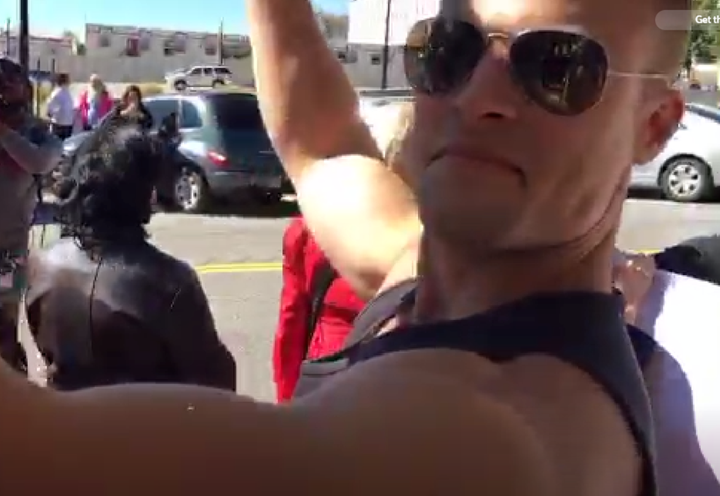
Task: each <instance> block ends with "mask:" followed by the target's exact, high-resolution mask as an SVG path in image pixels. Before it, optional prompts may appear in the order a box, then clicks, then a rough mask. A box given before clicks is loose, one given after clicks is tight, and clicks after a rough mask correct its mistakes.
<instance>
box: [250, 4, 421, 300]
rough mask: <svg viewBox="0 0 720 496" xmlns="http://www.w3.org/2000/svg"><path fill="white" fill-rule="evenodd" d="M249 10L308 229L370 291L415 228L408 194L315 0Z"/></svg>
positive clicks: (262, 85) (273, 125)
mask: <svg viewBox="0 0 720 496" xmlns="http://www.w3.org/2000/svg"><path fill="white" fill-rule="evenodd" d="M289 13H292V15H289ZM248 14H249V22H248V25H249V26H250V35H251V36H250V37H251V40H252V49H253V61H254V64H255V78H256V81H257V92H258V97H259V99H260V105H261V109H262V114H263V118H264V120H265V125H266V126H267V129H268V132H269V133H270V136H271V137H272V140H273V145H274V146H275V149H276V151H277V152H278V154H279V155H280V157H281V159H282V161H283V163H284V165H285V168H286V169H287V171H288V174H289V176H290V178H291V179H292V181H293V184H294V185H295V188H296V191H297V193H298V201H299V204H300V207H301V209H302V212H303V214H304V216H305V219H306V221H307V223H308V227H309V228H310V230H311V231H312V232H313V235H314V236H315V238H316V239H317V241H318V243H319V245H320V246H321V247H322V249H323V250H324V251H325V252H326V254H327V256H328V258H329V259H330V260H331V261H332V263H333V265H335V266H336V267H337V269H338V270H339V272H340V273H341V274H342V275H343V277H345V278H346V279H348V280H349V281H350V283H351V284H352V286H353V288H354V289H355V290H356V291H357V292H358V293H359V294H361V295H362V296H364V297H369V296H372V295H374V293H375V292H376V291H377V289H378V288H379V287H380V285H381V284H382V283H383V281H384V280H385V278H386V276H387V274H388V273H389V272H390V269H391V268H392V267H393V266H394V264H395V261H396V259H397V258H398V257H399V256H400V255H401V252H402V251H403V249H404V248H405V246H406V244H407V242H408V240H409V239H411V238H412V237H416V236H417V233H418V232H419V222H418V220H417V208H416V206H415V203H414V201H413V199H412V195H411V194H410V192H409V190H408V189H407V187H406V186H405V184H404V183H403V182H402V181H401V180H400V179H399V178H398V177H397V176H396V175H395V174H394V173H392V172H391V171H389V170H388V168H387V167H386V166H385V164H384V163H383V161H382V156H381V154H380V151H379V150H378V149H377V146H376V144H375V141H374V140H373V138H372V136H371V134H370V131H369V130H368V128H367V126H366V125H365V123H364V122H363V121H362V119H361V118H360V116H359V115H358V112H357V105H358V101H357V95H356V93H355V91H354V89H353V88H352V86H351V84H350V82H349V81H348V79H347V77H346V76H345V73H344V71H343V68H342V66H341V65H340V62H339V61H338V60H337V58H336V57H335V56H334V54H333V53H332V52H331V51H330V49H329V48H328V46H327V43H326V41H325V39H324V38H323V37H322V35H321V33H320V30H319V28H318V26H317V21H316V20H315V17H314V15H313V11H312V7H311V5H310V3H309V2H308V1H307V0H250V1H248ZM341 226H344V227H345V228H340V227H341ZM410 276H411V274H408V277H410Z"/></svg>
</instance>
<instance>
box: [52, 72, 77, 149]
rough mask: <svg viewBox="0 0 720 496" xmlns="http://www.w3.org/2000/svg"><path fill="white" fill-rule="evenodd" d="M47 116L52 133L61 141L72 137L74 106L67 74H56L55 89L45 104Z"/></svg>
mask: <svg viewBox="0 0 720 496" xmlns="http://www.w3.org/2000/svg"><path fill="white" fill-rule="evenodd" d="M47 115H48V117H49V118H50V122H51V123H52V132H53V133H54V134H55V136H57V137H58V138H60V139H61V140H64V139H67V138H69V137H70V136H71V135H72V131H73V124H74V123H75V115H76V112H75V104H74V102H73V97H72V95H71V94H70V78H69V77H68V75H67V74H58V75H57V76H56V79H55V88H54V89H53V91H52V93H50V98H49V99H48V102H47Z"/></svg>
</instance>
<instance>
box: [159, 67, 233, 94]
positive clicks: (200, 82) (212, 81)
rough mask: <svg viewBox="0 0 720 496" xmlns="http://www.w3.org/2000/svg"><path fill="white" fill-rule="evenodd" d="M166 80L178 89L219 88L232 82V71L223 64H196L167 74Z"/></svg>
mask: <svg viewBox="0 0 720 496" xmlns="http://www.w3.org/2000/svg"><path fill="white" fill-rule="evenodd" d="M165 82H166V83H167V84H168V86H170V87H171V88H174V89H175V90H177V91H185V90H186V89H188V88H218V87H222V86H225V85H227V84H230V83H232V72H230V69H228V68H227V67H225V66H222V65H196V66H194V67H191V68H190V69H178V70H177V71H174V72H170V73H168V74H166V75H165Z"/></svg>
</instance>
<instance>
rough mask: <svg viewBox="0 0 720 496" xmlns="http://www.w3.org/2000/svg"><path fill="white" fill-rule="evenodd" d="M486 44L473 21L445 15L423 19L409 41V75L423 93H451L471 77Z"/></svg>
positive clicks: (405, 56) (407, 63) (406, 59)
mask: <svg viewBox="0 0 720 496" xmlns="http://www.w3.org/2000/svg"><path fill="white" fill-rule="evenodd" d="M486 46H487V43H486V40H485V37H484V36H483V34H482V33H481V32H480V31H478V30H477V28H476V27H475V26H473V25H472V24H470V23H467V22H464V21H455V20H449V19H442V18H436V19H429V20H425V21H420V22H418V23H416V24H415V25H414V26H413V28H412V29H411V30H410V33H409V34H408V38H407V42H406V43H405V51H404V57H403V63H404V66H405V77H406V78H407V81H408V83H409V84H410V86H411V87H412V88H413V89H415V90H416V91H419V92H421V93H426V94H445V93H449V92H451V91H453V90H455V89H457V88H458V87H460V86H461V85H462V84H464V83H465V82H466V81H467V80H468V79H470V76H471V75H472V73H473V70H474V69H475V67H476V66H477V64H478V62H479V61H480V59H481V58H482V56H483V55H484V53H485V50H486Z"/></svg>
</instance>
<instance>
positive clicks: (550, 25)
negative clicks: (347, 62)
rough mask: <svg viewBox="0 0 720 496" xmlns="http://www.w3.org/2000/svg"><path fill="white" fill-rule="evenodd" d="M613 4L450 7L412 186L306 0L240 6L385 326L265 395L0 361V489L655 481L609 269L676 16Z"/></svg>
mask: <svg viewBox="0 0 720 496" xmlns="http://www.w3.org/2000/svg"><path fill="white" fill-rule="evenodd" d="M611 4H612V5H611ZM611 4H608V2H607V0H604V1H601V0H577V1H574V2H573V1H567V0H532V1H531V0H513V1H510V2H508V0H468V1H467V2H462V1H460V0H446V1H445V2H444V3H443V5H442V9H441V17H440V18H438V19H437V20H433V21H431V22H430V23H427V24H425V29H423V30H421V31H422V32H421V35H420V36H415V38H419V39H415V40H413V41H412V43H409V44H408V45H409V46H408V47H407V50H406V58H405V67H406V71H407V75H408V80H409V81H410V83H411V84H412V85H413V87H414V89H415V91H416V95H417V98H416V109H415V110H416V114H415V125H414V126H413V128H412V130H411V132H410V134H409V135H408V138H407V141H406V147H405V150H404V151H403V153H404V157H403V160H405V161H406V167H407V170H408V171H409V174H410V175H411V176H412V177H410V178H409V182H410V184H413V185H414V187H415V189H416V191H415V193H416V196H417V202H418V203H417V205H416V204H415V203H414V201H413V199H412V198H413V196H414V195H413V194H412V193H411V192H410V191H408V190H407V189H405V186H404V185H403V182H402V181H401V180H400V179H399V178H397V177H396V176H395V175H394V174H393V173H392V172H390V171H388V169H387V168H386V167H385V166H384V164H383V163H382V159H381V156H380V153H379V151H378V150H377V148H376V145H375V143H374V141H373V139H372V137H371V135H370V133H369V132H368V130H367V128H366V127H365V126H364V125H363V124H362V122H361V121H360V120H359V117H358V115H357V112H356V106H357V101H356V96H355V92H354V91H353V89H352V88H351V86H350V85H349V84H348V81H347V79H346V78H345V75H344V73H343V70H342V67H341V66H340V64H339V62H338V61H337V60H336V59H335V58H334V57H333V55H332V53H331V52H330V50H329V49H328V47H327V45H326V42H325V40H324V39H323V37H322V35H321V34H320V32H319V30H318V26H317V23H316V21H315V17H314V14H313V10H312V7H311V5H310V3H309V2H307V1H306V0H248V5H249V13H250V16H249V21H250V22H249V25H250V26H251V30H252V33H251V37H252V42H253V50H254V61H255V64H256V77H257V83H258V84H257V86H258V92H259V96H260V100H261V104H262V110H263V114H264V117H265V119H266V124H267V127H268V130H269V132H270V134H271V135H272V137H273V141H274V145H275V147H276V149H277V151H278V153H279V154H280V155H281V157H282V159H283V161H284V163H285V165H286V167H287V170H288V172H289V174H290V176H291V178H292V179H293V181H294V183H295V186H296V189H297V192H298V197H299V200H300V203H301V206H302V209H303V212H304V214H305V217H306V219H307V221H308V223H309V224H310V225H311V228H312V231H313V233H314V234H315V235H316V236H317V239H318V241H319V243H320V244H321V245H322V247H323V249H324V250H325V251H326V253H327V254H328V256H329V258H330V259H331V260H332V261H333V264H334V265H336V266H337V268H338V269H339V271H340V272H341V273H342V274H343V275H344V276H345V277H347V278H348V279H349V280H350V281H351V282H352V284H353V285H354V286H355V288H356V289H357V290H358V291H360V292H361V293H363V294H364V295H366V296H369V297H374V299H373V301H372V302H371V303H370V304H369V306H368V308H367V309H366V312H365V314H364V316H362V315H361V316H360V318H359V323H358V324H357V328H358V329H360V330H363V327H367V328H368V329H372V330H373V332H374V333H375V335H376V336H377V337H375V339H372V340H369V341H364V342H361V343H360V345H359V346H356V347H354V348H353V350H352V353H350V354H349V355H347V356H346V357H345V362H343V363H341V365H343V367H340V368H344V369H345V370H344V371H342V372H341V373H339V374H335V375H334V376H333V377H330V378H327V380H326V381H325V382H324V383H323V384H322V385H321V386H320V387H319V388H311V390H310V391H309V392H308V393H307V395H305V396H303V397H301V398H299V399H297V400H295V401H294V402H293V404H291V405H288V406H279V407H278V406H271V405H262V404H259V403H255V402H253V401H251V400H249V399H246V398H241V397H235V396H232V395H228V394H226V393H224V392H221V391H213V390H210V389H202V388H191V387H181V386H176V387H173V386H169V385H164V386H159V385H158V386H145V387H137V386H122V387H114V388H105V389H97V390H88V391H83V392H79V393H72V394H60V393H56V392H51V391H41V390H37V389H34V388H32V387H31V386H29V385H27V383H26V382H24V381H22V380H21V379H20V378H18V377H17V376H15V375H13V374H12V373H11V372H9V371H8V370H7V368H2V367H3V366H2V365H0V395H1V396H2V401H0V418H2V419H3V422H2V425H5V426H6V428H5V429H0V467H4V468H5V470H3V471H2V472H0V490H2V491H3V492H4V493H7V494H14V493H21V492H22V493H23V494H44V493H48V492H53V493H59V494H65V493H67V494H74V495H75V496H85V495H88V496H89V495H93V496H95V495H97V494H103V495H107V496H115V495H117V496H126V495H127V494H132V493H133V492H137V489H138V488H141V491H142V492H143V493H148V494H154V495H158V494H160V495H164V494H168V495H173V496H178V495H195V494H197V493H198V492H200V491H202V492H206V493H211V492H218V493H220V492H222V493H223V494H225V493H227V494H235V493H237V494H265V495H285V494H288V492H294V493H298V494H305V493H307V494H310V493H313V494H327V495H335V494H337V493H338V491H342V492H344V493H349V494H353V495H354V494H358V495H366V494H387V495H392V496H397V495H408V496H410V495H413V496H414V495H418V494H426V495H433V496H434V495H441V494H453V495H466V494H467V495H468V496H470V495H472V496H475V495H479V494H482V495H493V496H500V495H508V496H510V495H513V496H520V495H528V496H529V495H533V496H578V495H582V496H595V495H598V496H606V495H613V496H635V495H642V496H651V495H655V494H658V487H657V477H656V474H655V468H656V467H655V465H656V464H655V448H654V441H653V436H652V422H651V417H650V412H649V404H648V400H647V396H646V392H645V389H644V387H643V385H642V380H641V376H640V372H639V370H638V367H637V363H636V361H635V358H634V356H633V352H632V349H631V347H630V344H629V342H628V339H627V336H626V332H625V325H624V322H623V320H622V315H621V314H622V306H621V302H620V301H618V300H617V299H616V297H614V296H613V295H612V291H611V286H612V281H611V274H610V271H609V270H608V267H610V264H611V258H612V250H613V246H614V241H615V232H616V230H617V227H618V224H619V222H620V211H621V206H622V202H623V199H624V197H625V191H626V188H627V182H628V177H629V172H630V166H631V164H633V163H639V162H645V161H647V160H649V159H650V158H652V157H653V156H655V155H656V154H657V152H658V150H660V149H661V148H662V146H663V144H664V143H665V141H666V140H667V139H668V137H669V136H670V135H671V134H672V131H673V130H674V129H675V127H676V126H677V123H678V122H679V120H680V117H681V115H682V112H683V102H682V99H681V97H680V96H679V95H678V93H677V92H676V91H674V90H673V89H671V88H670V86H669V84H668V81H669V80H670V79H671V77H672V76H673V75H674V74H675V72H676V70H677V67H678V66H679V61H680V60H681V59H682V55H683V54H684V47H683V42H682V40H683V36H685V35H686V34H687V33H683V32H680V33H661V32H659V31H658V30H657V28H655V26H654V19H655V15H656V14H657V12H658V10H659V9H662V8H665V7H664V6H659V5H658V4H657V3H654V2H652V1H651V0H639V1H636V2H629V3H628V2H623V3H622V4H621V3H620V2H615V1H614V0H613V1H612V2H611ZM616 4H617V5H616ZM675 8H676V9H683V8H687V6H685V5H682V4H679V5H678V6H675ZM289 12H291V13H292V15H288V13H289ZM620 12H622V14H621V13H620ZM687 17H688V19H687V20H686V21H687V22H685V21H683V22H685V25H686V26H687V27H688V28H689V22H690V20H689V13H688V15H687ZM657 48H659V50H658V51H659V52H662V56H658V57H657V60H655V59H654V57H648V54H649V53H653V52H652V51H653V50H654V49H657ZM328 185H332V187H331V188H329V187H328ZM417 206H419V212H420V218H421V220H422V225H423V226H424V227H423V232H422V236H421V237H419V236H420V232H421V229H420V227H419V226H420V219H418V216H417V211H418V209H417ZM345 226H348V227H347V228H346V227H345ZM349 226H351V227H349ZM416 273H417V274H418V275H419V280H418V281H417V282H416V281H414V277H415V275H416ZM8 426H12V427H11V428H8ZM61 449H63V456H58V455H57V453H59V452H60V450H61ZM37 466H41V467H42V468H43V472H42V476H41V477H37V475H36V474H35V472H34V468H35V467H37ZM31 467H32V468H31ZM78 468H80V469H81V470H80V471H79V470H78Z"/></svg>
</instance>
